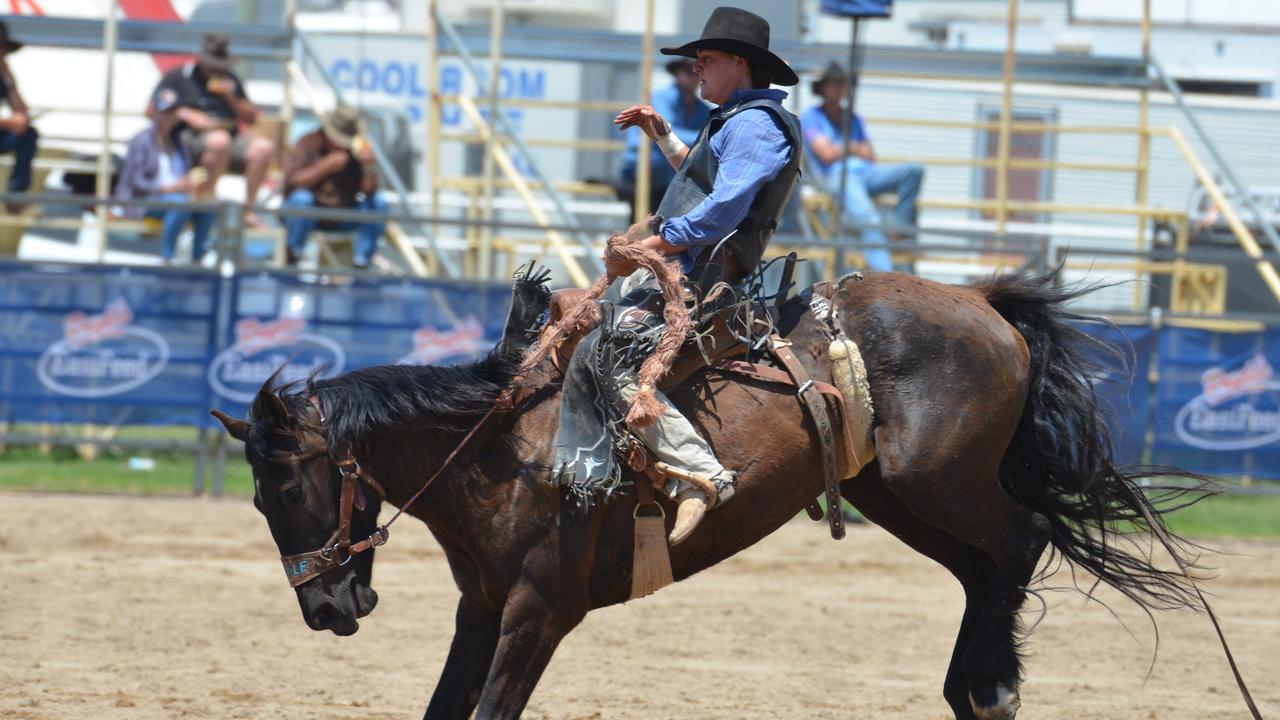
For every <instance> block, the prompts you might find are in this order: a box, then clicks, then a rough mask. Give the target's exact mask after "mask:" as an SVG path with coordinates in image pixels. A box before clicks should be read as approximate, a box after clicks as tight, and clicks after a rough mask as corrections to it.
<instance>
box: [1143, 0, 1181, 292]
mask: <svg viewBox="0 0 1280 720" xmlns="http://www.w3.org/2000/svg"><path fill="white" fill-rule="evenodd" d="M1150 63H1151V0H1142V66H1143V68H1148V67H1149V66H1150ZM1148 72H1149V71H1148ZM1150 109H1151V104H1150V97H1149V93H1148V90H1147V86H1146V85H1143V86H1142V89H1141V90H1139V91H1138V162H1137V164H1138V171H1137V173H1135V175H1134V188H1133V204H1134V205H1137V206H1138V207H1146V205H1147V181H1148V178H1147V172H1148V170H1149V168H1150V165H1151V135H1150V134H1149V125H1150ZM1137 224H1138V232H1137V236H1136V237H1135V238H1134V241H1133V249H1134V250H1135V251H1136V252H1138V253H1142V252H1145V251H1146V244H1147V243H1146V236H1147V232H1146V231H1147V218H1145V217H1139V218H1138V223H1137ZM1178 262H1181V260H1178ZM1144 290H1145V286H1144V284H1143V283H1134V285H1133V302H1134V307H1137V306H1139V305H1140V304H1141V302H1142V294H1143V292H1144Z"/></svg>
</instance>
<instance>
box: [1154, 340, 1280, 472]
mask: <svg viewBox="0 0 1280 720" xmlns="http://www.w3.org/2000/svg"><path fill="white" fill-rule="evenodd" d="M1277 365H1280V329H1269V330H1267V331H1265V332H1250V333H1223V332H1211V331H1208V330H1196V329H1191V328H1176V327H1175V328H1167V329H1165V330H1163V331H1162V332H1161V337H1160V351H1159V373H1160V381H1159V383H1158V385H1157V391H1156V416H1155V417H1156V419H1155V428H1154V429H1155V446H1154V448H1153V454H1154V460H1155V462H1157V463H1160V464H1170V465H1176V466H1178V467H1185V468H1187V469H1189V470H1194V471H1197V472H1202V473H1208V474H1214V475H1250V476H1253V477H1258V478H1270V479H1280V379H1277V378H1276V377H1275V367H1276V366H1277Z"/></svg>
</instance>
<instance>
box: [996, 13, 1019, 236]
mask: <svg viewBox="0 0 1280 720" xmlns="http://www.w3.org/2000/svg"><path fill="white" fill-rule="evenodd" d="M1007 20H1008V26H1007V28H1006V35H1005V47H1004V67H1003V77H1002V83H1003V85H1004V88H1003V93H1002V95H1001V99H1000V150H999V155H998V157H997V158H996V234H997V235H1003V234H1004V231H1005V224H1006V223H1007V222H1008V221H1009V146H1010V144H1011V143H1012V140H1013V138H1012V137H1011V126H1012V123H1013V75H1014V67H1015V64H1016V63H1017V55H1018V0H1009V10H1008V18H1007Z"/></svg>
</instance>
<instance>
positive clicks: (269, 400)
mask: <svg viewBox="0 0 1280 720" xmlns="http://www.w3.org/2000/svg"><path fill="white" fill-rule="evenodd" d="M250 415H251V416H253V417H255V418H261V419H263V420H266V421H267V422H270V423H274V424H276V425H278V426H280V427H286V426H287V425H289V424H290V423H291V422H293V419H292V418H290V417H289V409H288V408H286V407H285V406H284V400H281V399H280V396H279V395H276V394H275V393H273V392H271V391H270V390H268V389H266V388H265V387H264V388H262V389H261V390H259V391H258V397H256V398H254V401H253V408H252V409H251V410H250Z"/></svg>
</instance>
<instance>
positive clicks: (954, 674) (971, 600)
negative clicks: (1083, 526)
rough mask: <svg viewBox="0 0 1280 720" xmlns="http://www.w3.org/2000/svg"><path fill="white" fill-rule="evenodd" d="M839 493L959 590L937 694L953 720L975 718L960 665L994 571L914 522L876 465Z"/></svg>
mask: <svg viewBox="0 0 1280 720" xmlns="http://www.w3.org/2000/svg"><path fill="white" fill-rule="evenodd" d="M840 492H841V494H842V495H844V497H845V498H846V499H847V500H848V501H849V502H851V503H853V505H854V506H855V507H857V508H858V510H859V511H860V512H861V513H862V514H863V515H865V516H866V517H867V519H869V520H871V521H872V522H874V523H875V524H877V525H879V526H880V527H882V528H884V529H885V530H887V531H889V532H890V533H891V534H892V535H893V536H894V537H896V538H898V539H899V540H901V541H902V542H904V543H906V544H907V545H908V546H909V547H911V549H913V550H915V551H916V552H918V553H920V554H921V555H924V556H926V557H928V558H930V559H932V560H933V561H934V562H936V563H938V564H939V565H941V566H943V567H944V568H946V569H947V570H948V571H950V572H951V574H952V575H954V576H955V578H956V579H957V580H959V581H960V584H961V585H962V586H963V587H964V597H965V607H964V616H963V618H961V620H960V629H959V631H958V632H957V633H956V643H955V648H954V649H953V650H952V651H951V662H950V664H949V665H948V666H947V677H946V680H945V681H944V683H943V685H942V695H943V697H945V698H946V700H947V704H948V705H950V706H951V711H952V712H953V713H955V716H956V720H974V719H975V718H977V716H976V715H975V714H974V712H973V706H972V704H971V703H970V701H969V684H968V681H967V680H966V679H965V675H964V669H963V661H964V656H965V651H966V650H967V649H968V648H969V643H970V641H971V639H972V637H973V628H974V625H975V624H976V622H977V618H978V614H979V612H980V611H981V610H982V606H983V605H984V604H985V603H986V600H987V596H988V595H989V594H990V592H991V578H992V573H993V572H994V571H995V565H994V564H993V563H992V562H991V558H989V557H987V556H986V555H985V554H984V553H982V552H981V551H980V550H978V549H977V548H975V547H974V546H972V545H969V544H968V543H963V542H960V541H959V540H957V539H955V538H954V537H952V536H950V535H948V534H947V533H945V532H943V531H941V530H939V529H937V528H935V527H933V526H932V525H929V524H927V523H924V522H922V521H921V520H920V519H919V518H917V517H916V516H915V515H914V514H913V513H912V512H911V509H910V508H908V507H907V506H906V505H905V504H904V503H903V502H902V500H900V499H898V497H897V496H896V495H894V494H893V493H891V492H889V490H888V488H886V487H885V485H884V481H883V480H882V479H881V477H880V466H879V465H878V464H874V463H873V464H872V465H871V466H870V467H868V468H866V469H865V470H863V471H862V473H861V474H859V475H858V476H857V477H856V478H854V479H852V480H846V481H845V482H844V483H842V484H841V486H840Z"/></svg>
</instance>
